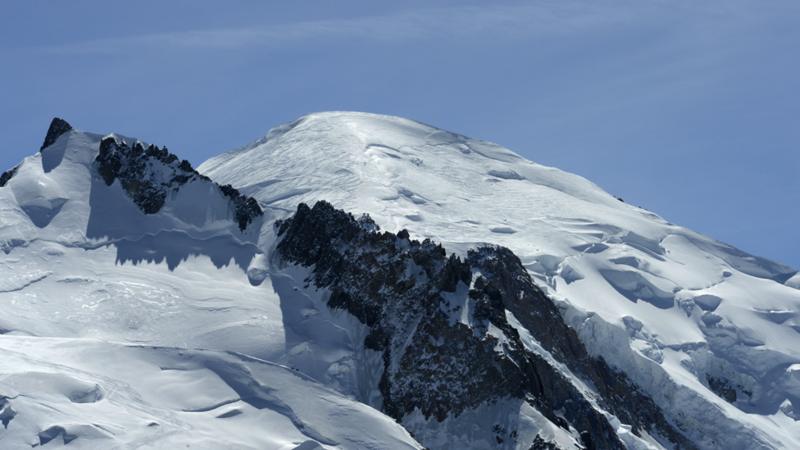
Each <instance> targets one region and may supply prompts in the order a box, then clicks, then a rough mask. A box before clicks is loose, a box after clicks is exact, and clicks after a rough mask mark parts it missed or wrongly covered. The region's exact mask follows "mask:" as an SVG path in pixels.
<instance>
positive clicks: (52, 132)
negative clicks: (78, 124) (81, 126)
mask: <svg viewBox="0 0 800 450" xmlns="http://www.w3.org/2000/svg"><path fill="white" fill-rule="evenodd" d="M70 130H72V125H70V124H69V123H67V121H66V120H64V119H62V118H60V117H53V120H52V121H51V122H50V128H48V129H47V136H45V137H44V143H43V144H42V147H41V148H40V149H39V151H42V150H44V149H45V148H47V147H49V146H51V145H53V143H54V142H55V141H56V140H57V139H58V138H59V136H61V135H62V134H64V133H66V132H67V131H70Z"/></svg>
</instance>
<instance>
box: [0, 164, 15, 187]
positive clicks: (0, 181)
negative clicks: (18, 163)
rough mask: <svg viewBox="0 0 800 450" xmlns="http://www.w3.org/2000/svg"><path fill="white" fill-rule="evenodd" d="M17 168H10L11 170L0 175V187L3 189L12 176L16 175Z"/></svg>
mask: <svg viewBox="0 0 800 450" xmlns="http://www.w3.org/2000/svg"><path fill="white" fill-rule="evenodd" d="M18 169H19V167H12V168H11V169H8V170H6V171H5V172H3V173H2V174H0V187H3V186H5V185H6V183H8V182H9V181H10V180H11V178H13V177H14V175H16V174H17V170H18Z"/></svg>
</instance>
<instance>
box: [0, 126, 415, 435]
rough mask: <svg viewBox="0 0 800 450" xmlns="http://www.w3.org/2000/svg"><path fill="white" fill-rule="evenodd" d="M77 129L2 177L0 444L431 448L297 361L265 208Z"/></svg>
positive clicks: (155, 157)
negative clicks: (273, 273)
mask: <svg viewBox="0 0 800 450" xmlns="http://www.w3.org/2000/svg"><path fill="white" fill-rule="evenodd" d="M65 124H66V122H63V121H58V122H57V121H54V125H53V126H51V130H50V132H49V133H48V136H47V138H46V140H45V145H44V146H43V148H42V150H41V152H40V153H36V154H35V155H33V156H31V157H28V158H26V159H25V160H24V161H23V162H22V163H21V164H20V165H18V166H17V167H16V168H15V169H13V170H11V171H9V172H6V174H4V175H3V176H2V183H0V250H2V251H0V305H1V306H2V311H3V313H2V314H1V315H0V425H2V428H0V448H3V449H18V448H30V447H32V446H40V445H41V446H54V445H63V444H69V445H70V447H76V448H119V447H122V448H176V447H183V446H186V445H189V446H191V447H192V448H208V449H217V448H236V449H239V448H242V449H244V448H248V449H262V448H276V449H303V450H312V449H319V448H325V449H335V448H347V449H350V448H371V449H382V448H402V449H406V448H407V449H413V448H421V446H420V445H419V444H418V443H417V442H416V441H415V440H414V439H413V438H412V437H411V436H410V435H409V434H408V432H407V431H406V430H404V429H403V428H402V427H401V426H400V425H398V424H397V423H395V422H394V420H392V419H390V418H389V417H387V416H385V415H384V414H382V413H380V412H379V411H378V410H376V409H374V408H371V407H369V406H367V405H365V404H363V403H359V402H357V401H355V400H353V399H351V398H348V397H346V396H344V395H342V394H341V392H338V391H335V390H332V389H331V388H329V387H326V386H324V385H323V384H321V383H319V382H317V381H315V380H313V379H311V378H309V377H308V376H306V375H304V374H302V373H300V372H298V371H297V370H293V369H291V368H289V367H286V366H285V365H281V364H285V363H287V362H293V361H294V360H293V359H289V358H288V356H287V352H289V351H291V350H292V348H290V347H289V346H290V345H291V344H292V343H293V342H294V341H292V339H291V335H290V334H288V336H289V338H288V339H287V329H286V327H285V326H284V320H285V317H284V309H283V307H284V306H286V304H288V305H292V304H297V303H299V300H300V299H297V298H295V297H296V295H294V293H293V292H291V291H289V292H284V291H282V290H281V287H280V282H281V280H280V279H277V281H276V284H277V286H276V285H274V284H273V279H272V278H270V277H268V276H267V273H266V271H267V265H268V264H267V257H266V255H265V254H264V252H263V251H262V250H261V249H262V248H265V249H269V245H270V243H269V242H260V239H262V225H263V223H264V221H265V220H267V221H271V218H270V217H267V216H268V215H264V214H263V213H262V211H261V209H260V207H259V206H258V204H257V203H256V202H255V200H250V199H248V198H246V197H245V196H243V195H241V194H240V193H238V192H237V191H236V190H235V189H233V188H231V187H225V186H219V185H217V184H215V183H214V182H212V181H210V180H209V179H208V178H206V177H204V176H202V175H200V174H199V173H197V172H195V171H194V169H192V168H191V166H189V165H188V163H184V162H181V161H180V160H178V159H177V158H176V157H174V156H172V155H171V154H170V153H169V152H167V151H166V150H165V149H158V148H156V147H154V146H149V145H147V144H137V141H136V140H133V139H129V138H125V137H122V136H115V135H109V136H105V137H103V136H101V135H96V134H92V133H85V132H81V131H78V130H73V129H72V128H71V127H70V126H69V125H68V124H66V125H65ZM103 149H105V153H104V156H103V157H102V158H99V159H98V156H99V155H100V154H101V150H103ZM263 228H265V229H266V230H270V229H271V225H270V226H267V227H263ZM266 235H269V233H266ZM279 292H280V294H279ZM282 302H285V304H284V303H282ZM293 312H294V311H293V310H291V309H289V310H288V311H287V313H288V315H289V316H291V314H292V313H293ZM305 312H308V311H305ZM330 340H331V341H332V340H333V339H330ZM343 340H344V341H345V342H343V343H341V344H339V342H336V344H339V345H338V346H333V345H332V347H334V349H333V350H332V351H333V352H339V357H341V354H342V353H343V352H344V351H343V350H340V349H341V347H345V348H352V347H353V344H352V343H351V342H349V341H347V340H346V339H343ZM315 356H316V357H317V358H318V360H324V359H325V355H324V354H322V353H321V352H320V353H318V354H316V355H315ZM332 359H333V360H334V361H335V360H336V359H335V358H332ZM325 381H327V380H325ZM334 387H338V386H334ZM340 390H342V391H345V390H346V389H345V388H342V389H340Z"/></svg>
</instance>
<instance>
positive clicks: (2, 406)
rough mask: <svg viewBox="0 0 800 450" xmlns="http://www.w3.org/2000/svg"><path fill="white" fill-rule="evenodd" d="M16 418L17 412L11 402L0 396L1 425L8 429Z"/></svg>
mask: <svg viewBox="0 0 800 450" xmlns="http://www.w3.org/2000/svg"><path fill="white" fill-rule="evenodd" d="M16 416H17V412H16V411H14V408H12V407H11V402H9V401H8V397H4V396H2V395H0V423H2V424H3V428H6V429H7V428H8V424H9V423H11V421H12V420H14V417H16Z"/></svg>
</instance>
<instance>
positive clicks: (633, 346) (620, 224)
mask: <svg viewBox="0 0 800 450" xmlns="http://www.w3.org/2000/svg"><path fill="white" fill-rule="evenodd" d="M198 170H199V171H200V172H201V173H203V174H205V175H208V176H209V177H210V178H212V179H213V180H215V181H217V182H219V183H230V184H232V185H233V186H234V187H236V188H238V189H239V190H240V191H241V192H242V193H244V194H246V195H251V196H254V197H255V198H257V199H258V200H259V201H260V202H261V203H262V205H266V206H267V207H268V210H269V211H270V214H273V215H275V216H280V215H282V214H288V213H289V212H292V211H294V209H295V207H296V206H297V204H298V203H300V202H306V203H313V202H315V201H316V200H323V199H324V200H327V201H330V202H331V203H332V204H333V205H334V206H336V207H338V208H341V209H344V210H347V211H351V212H353V213H360V212H366V213H369V214H370V215H371V216H372V218H373V219H374V220H375V221H376V222H377V223H378V224H379V225H380V226H381V227H383V228H384V229H387V230H389V231H397V230H399V229H402V228H405V229H408V230H409V231H410V232H411V233H412V235H414V236H416V237H421V238H424V237H429V238H433V239H435V240H437V241H439V242H442V243H443V244H444V245H445V246H446V247H447V248H448V249H450V250H457V251H461V252H462V253H463V252H466V250H467V249H468V248H470V247H473V246H475V245H476V244H478V243H483V242H490V243H495V244H500V245H503V246H506V247H508V248H510V249H511V250H513V251H514V252H515V253H516V254H517V255H518V256H519V257H520V258H521V260H522V262H523V264H524V265H525V267H526V268H527V269H528V271H529V272H530V273H531V275H532V276H534V278H535V279H536V280H538V281H539V283H540V284H541V285H543V286H544V287H546V289H547V293H548V294H549V295H550V296H552V297H554V298H556V299H559V300H560V301H561V303H562V307H563V313H564V316H565V317H566V318H567V320H568V321H569V322H570V323H571V325H572V326H574V327H575V329H576V330H577V331H578V333H579V335H580V336H581V338H582V339H583V341H584V343H585V344H586V346H587V348H588V349H589V351H590V352H592V353H593V354H595V355H600V356H602V357H603V358H605V359H606V360H607V361H608V362H609V363H611V364H612V365H614V366H615V367H617V368H619V369H621V370H623V371H625V372H626V373H627V374H628V375H629V377H630V378H631V379H632V380H633V381H635V382H636V383H637V384H639V385H640V386H641V387H642V389H644V390H645V391H646V392H648V393H649V395H650V396H651V397H652V398H653V399H654V400H655V401H656V403H657V404H658V405H659V406H660V407H661V408H662V409H663V410H664V411H665V412H666V413H667V414H668V415H669V419H670V420H671V421H672V422H673V423H675V424H676V425H677V426H678V428H680V429H681V430H683V431H685V432H686V434H687V435H688V436H689V437H690V438H691V439H692V440H694V441H695V442H697V443H698V445H699V446H701V447H705V448H714V447H717V446H718V445H720V444H721V443H723V442H726V443H728V442H739V443H740V444H739V445H743V446H744V447H747V448H758V447H765V448H767V447H775V448H779V447H788V448H792V447H798V446H800V425H798V424H797V422H796V421H795V420H796V419H797V418H800V416H798V415H797V414H796V413H795V411H796V410H797V408H798V407H800V391H798V389H797V385H798V384H800V383H798V380H799V379H800V378H798V376H800V371H798V370H797V369H796V368H797V364H798V363H800V334H798V333H800V290H798V289H797V282H796V279H797V275H796V271H795V270H793V269H791V268H789V267H786V266H783V265H780V264H777V263H773V262H770V261H767V260H764V259H762V258H758V257H754V256H751V255H748V254H746V253H744V252H741V251H739V250H737V249H735V248H733V247H731V246H728V245H726V244H723V243H720V242H717V241H714V240H713V239H710V238H708V237H705V236H702V235H700V234H697V233H694V232H692V231H690V230H687V229H685V228H682V227H680V226H677V225H674V224H671V223H669V222H667V221H665V220H664V219H662V218H660V217H659V216H657V215H656V214H654V213H652V212H649V211H647V210H644V209H641V208H637V207H634V206H631V205H628V204H626V203H624V202H622V201H620V200H618V199H617V198H615V197H613V196H611V195H609V194H608V193H606V192H604V191H603V190H602V189H600V188H599V187H597V186H596V185H594V184H592V183H591V182H589V181H587V180H585V179H583V178H581V177H579V176H576V175H572V174H569V173H565V172H563V171H560V170H558V169H554V168H549V167H545V166H541V165H538V164H536V163H533V162H530V161H527V160H525V159H524V158H522V157H520V156H519V155H517V154H515V153H513V152H512V151H510V150H508V149H505V148H502V147H500V146H498V145H495V144H491V143H488V142H484V141H478V140H474V139H469V138H466V137H464V136H460V135H457V134H453V133H450V132H446V131H443V130H439V129H436V128H433V127H430V126H426V125H423V124H420V123H417V122H413V121H409V120H406V119H401V118H396V117H387V116H379V115H372V114H364V113H320V114H312V115H309V116H306V117H303V118H301V119H299V120H297V121H295V122H293V123H291V124H288V125H284V126H280V127H278V128H275V129H274V130H272V131H271V132H270V133H269V135H267V136H266V137H265V138H263V139H261V140H259V141H257V142H255V143H253V144H252V145H249V146H246V147H244V148H242V149H239V150H236V151H232V152H229V153H226V154H223V155H220V156H218V157H215V158H212V159H210V160H209V161H207V162H205V163H204V164H203V165H201V166H200V168H199V169H198ZM744 447H743V448H744ZM731 448H733V447H731Z"/></svg>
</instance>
